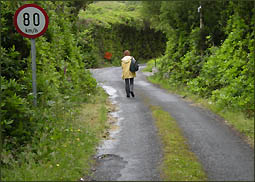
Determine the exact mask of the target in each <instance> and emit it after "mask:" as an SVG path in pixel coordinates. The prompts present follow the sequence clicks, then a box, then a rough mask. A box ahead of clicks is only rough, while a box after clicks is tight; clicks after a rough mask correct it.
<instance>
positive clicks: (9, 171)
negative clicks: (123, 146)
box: [1, 89, 109, 181]
mask: <svg viewBox="0 0 255 182" xmlns="http://www.w3.org/2000/svg"><path fill="white" fill-rule="evenodd" d="M108 109H109V107H108V102H107V95H106V93H105V92H104V91H103V90H102V89H100V90H99V91H98V94H97V95H96V96H94V97H93V98H91V100H90V101H89V102H88V103H86V104H82V105H80V106H79V107H78V108H70V109H69V110H66V111H63V110H62V111H58V112H59V113H57V114H58V115H60V116H59V119H58V120H57V121H55V122H54V123H48V124H47V126H46V127H48V128H45V130H44V132H42V133H40V137H39V138H40V142H39V143H34V144H33V143H32V144H30V145H27V146H26V149H24V152H22V153H21V154H18V155H17V158H16V159H15V160H14V159H13V160H12V161H9V163H8V167H7V166H5V167H4V168H3V167H2V169H1V172H2V180H3V181H10V180H11V181H21V180H22V181H46V180H47V181H77V180H78V179H79V178H80V177H83V176H86V175H88V174H89V173H90V172H89V171H90V166H91V165H92V164H93V163H94V161H93V159H92V156H93V155H94V154H95V152H96V146H97V145H98V143H99V141H100V139H101V137H102V136H103V135H104V133H105V131H106V128H108V124H107V122H106V121H107V113H108ZM60 118H61V120H60ZM50 125H51V126H50ZM50 128H52V129H50Z"/></svg>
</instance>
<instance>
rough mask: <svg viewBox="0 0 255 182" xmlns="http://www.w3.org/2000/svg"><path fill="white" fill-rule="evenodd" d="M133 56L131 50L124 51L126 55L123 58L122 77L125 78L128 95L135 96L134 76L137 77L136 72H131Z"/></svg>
mask: <svg viewBox="0 0 255 182" xmlns="http://www.w3.org/2000/svg"><path fill="white" fill-rule="evenodd" d="M131 59H132V56H130V52H129V50H125V51H124V57H123V58H122V59H121V67H122V79H123V80H125V89H126V93H127V97H130V94H131V95H132V97H135V94H134V77H136V74H135V72H131V71H130V70H129V67H130V63H131Z"/></svg>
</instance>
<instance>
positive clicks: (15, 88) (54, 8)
mask: <svg viewBox="0 0 255 182" xmlns="http://www.w3.org/2000/svg"><path fill="white" fill-rule="evenodd" d="M26 3H32V1H31V2H30V1H26ZM22 4H24V2H16V1H14V2H13V1H6V2H1V40H2V41H1V47H0V48H1V66H2V71H1V97H2V99H1V127H2V128H1V131H2V143H3V154H4V155H3V156H2V159H3V160H2V161H1V162H2V164H8V162H9V159H15V155H16V154H18V153H20V152H21V151H23V149H24V148H25V147H26V146H27V145H30V144H31V142H32V143H34V147H36V146H37V145H38V143H39V142H40V140H41V137H42V136H41V135H43V134H44V133H48V134H49V135H50V136H52V137H54V136H55V135H57V133H58V128H55V124H56V123H59V122H61V117H60V116H58V113H59V112H61V113H62V112H67V113H69V111H68V108H70V107H72V108H73V107H75V106H76V105H78V104H79V103H82V102H86V100H87V99H88V98H89V96H90V94H93V93H94V92H95V89H96V81H95V79H94V78H92V77H91V75H90V73H89V71H86V70H85V68H86V64H85V63H84V62H83V57H84V53H83V52H82V51H81V47H80V46H78V40H77V36H76V35H77V34H78V29H77V28H76V26H75V25H76V21H77V17H74V16H72V14H71V12H72V13H74V12H76V11H78V10H77V8H78V9H79V8H81V7H85V6H86V5H87V4H88V2H83V4H74V3H72V2H61V1H52V2H51V1H46V2H41V1H39V2H36V4H38V5H40V6H41V7H43V8H44V9H45V10H46V12H47V14H48V16H49V17H50V24H49V27H48V30H47V32H46V33H45V35H44V36H41V37H39V38H37V39H36V50H37V52H36V62H37V92H38V106H37V107H33V95H32V76H31V56H30V40H29V39H27V38H23V37H22V36H21V35H20V34H18V33H17V32H16V30H15V28H14V26H13V23H12V22H13V15H14V13H15V11H16V10H17V9H18V7H20V6H21V5H22ZM50 136H49V137H50ZM31 150H33V147H32V149H31ZM50 153H51V150H50V149H49V150H48V151H47V154H48V155H49V154H50Z"/></svg>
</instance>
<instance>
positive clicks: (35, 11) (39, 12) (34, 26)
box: [14, 4, 49, 39]
mask: <svg viewBox="0 0 255 182" xmlns="http://www.w3.org/2000/svg"><path fill="white" fill-rule="evenodd" d="M48 24H49V18H48V15H47V13H46V12H45V11H44V9H42V8H41V7H40V6H38V5H36V4H25V5H23V6H21V7H20V8H19V9H18V10H17V11H16V12H15V15H14V25H15V27H16V30H17V31H18V32H19V33H20V34H21V35H22V36H24V37H27V38H31V39H34V38H37V37H39V36H41V35H42V34H43V33H44V32H45V31H46V30H47V28H48Z"/></svg>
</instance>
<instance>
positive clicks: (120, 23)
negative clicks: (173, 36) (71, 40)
mask: <svg viewBox="0 0 255 182" xmlns="http://www.w3.org/2000/svg"><path fill="white" fill-rule="evenodd" d="M140 9H141V3H139V2H94V3H93V4H90V5H89V6H88V8H87V9H86V11H85V12H81V14H80V21H79V27H80V30H82V29H83V30H84V31H83V33H82V34H80V39H81V45H84V44H83V43H84V42H86V41H87V42H90V43H91V44H90V45H91V46H90V47H89V48H88V47H85V48H84V49H85V51H88V50H90V51H91V52H90V53H92V54H90V55H91V56H93V55H94V57H93V58H97V59H96V60H98V61H99V62H94V61H93V62H91V61H90V63H91V64H92V63H93V64H94V65H92V66H98V65H100V64H102V61H100V59H102V58H103V57H104V54H105V52H111V53H112V55H113V56H112V60H111V61H112V62H113V63H114V64H115V65H120V59H121V57H122V56H123V51H124V50H126V49H129V50H130V51H131V53H132V55H133V56H134V57H136V59H137V60H148V59H151V58H155V57H158V56H160V55H162V54H163V53H164V50H165V41H166V40H165V35H164V34H163V33H162V32H161V31H158V32H156V31H155V29H152V28H150V27H149V26H146V22H145V21H144V19H143V17H142V15H141V13H140ZM91 37H92V38H93V39H92V40H91ZM87 60H89V58H87Z"/></svg>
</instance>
